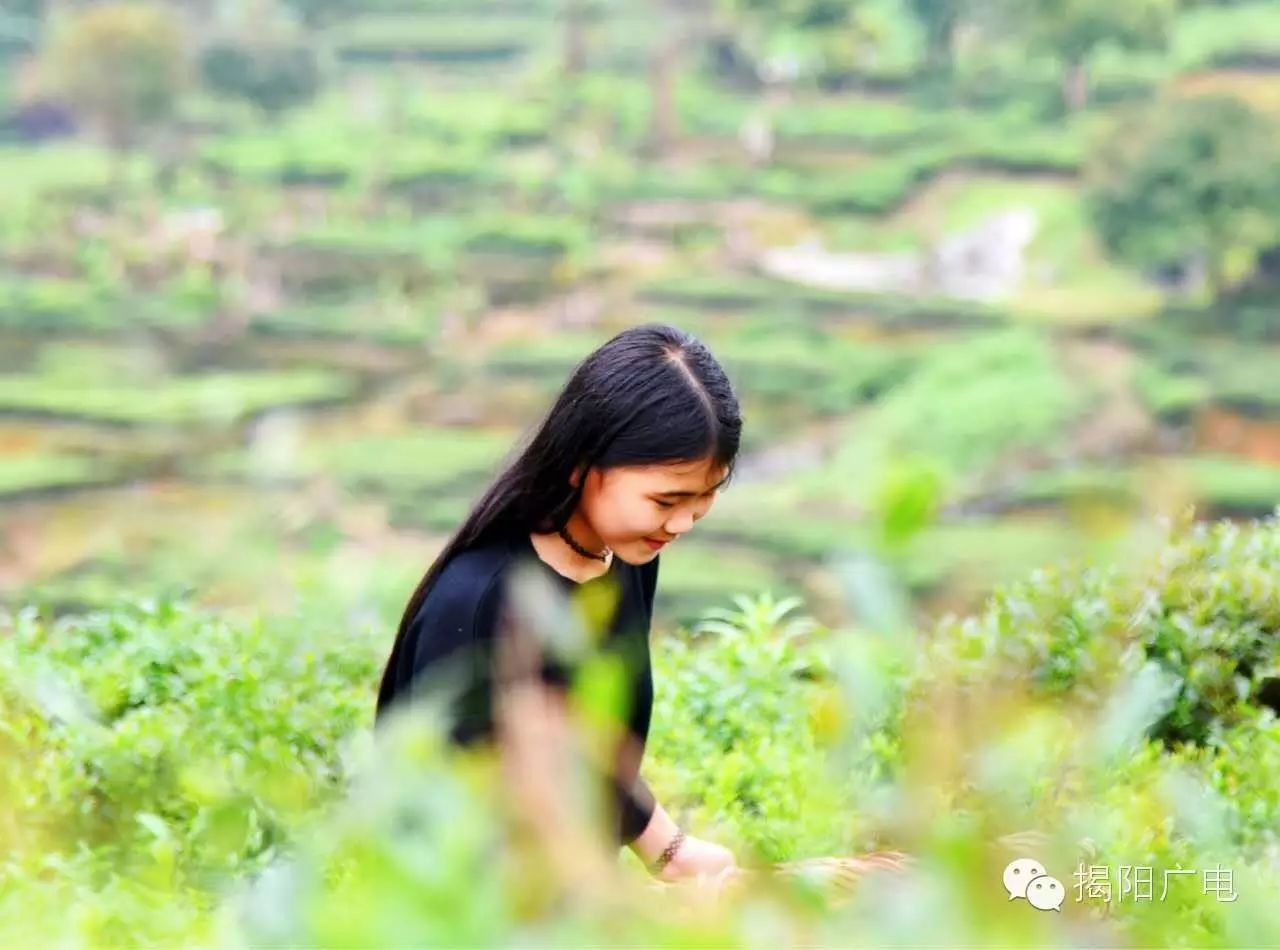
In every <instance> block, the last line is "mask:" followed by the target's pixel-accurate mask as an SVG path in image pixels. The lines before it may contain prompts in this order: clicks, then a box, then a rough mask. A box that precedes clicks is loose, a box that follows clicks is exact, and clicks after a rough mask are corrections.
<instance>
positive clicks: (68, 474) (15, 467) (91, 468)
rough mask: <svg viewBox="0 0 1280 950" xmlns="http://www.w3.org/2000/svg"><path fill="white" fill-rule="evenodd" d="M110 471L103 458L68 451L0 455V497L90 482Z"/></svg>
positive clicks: (102, 477) (94, 481) (97, 480)
mask: <svg viewBox="0 0 1280 950" xmlns="http://www.w3.org/2000/svg"><path fill="white" fill-rule="evenodd" d="M108 475H109V473H108V472H107V471H106V465H105V464H104V463H103V461H102V460H100V459H96V458H94V457H92V456H89V455H81V454H75V453H71V452H30V453H25V454H22V455H0V497H3V496H6V495H19V494H24V493H26V492H30V491H39V490H44V489H52V488H72V487H77V486H84V485H92V484H95V483H98V482H101V481H103V480H104V478H105V477H108Z"/></svg>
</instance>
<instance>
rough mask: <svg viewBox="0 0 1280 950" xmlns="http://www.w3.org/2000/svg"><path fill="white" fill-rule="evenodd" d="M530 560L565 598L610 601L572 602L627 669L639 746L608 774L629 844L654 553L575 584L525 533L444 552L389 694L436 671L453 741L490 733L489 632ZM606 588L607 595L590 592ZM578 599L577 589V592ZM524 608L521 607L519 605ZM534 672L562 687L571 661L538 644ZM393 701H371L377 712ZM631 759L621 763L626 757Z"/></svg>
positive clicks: (647, 798) (641, 800)
mask: <svg viewBox="0 0 1280 950" xmlns="http://www.w3.org/2000/svg"><path fill="white" fill-rule="evenodd" d="M518 564H532V565H534V567H535V574H541V575H542V576H545V577H546V578H548V579H549V580H551V581H552V585H551V589H553V590H556V591H559V592H560V593H561V594H563V595H564V597H565V599H564V600H562V601H561V604H562V605H563V604H565V603H568V602H569V600H568V598H570V597H572V598H573V602H575V603H581V604H583V605H584V607H585V606H586V605H588V604H592V603H599V602H604V603H606V604H608V603H614V602H616V608H615V609H614V610H613V611H612V618H611V619H610V620H609V622H608V623H607V625H606V624H604V623H603V620H604V619H605V617H607V614H604V615H600V616H598V617H597V619H596V620H594V621H592V620H589V619H588V617H589V616H590V614H591V613H592V612H591V611H590V610H589V609H584V610H579V611H576V612H575V613H576V615H577V616H578V617H579V619H580V620H581V621H583V622H584V623H585V624H586V625H588V626H589V625H590V624H595V629H588V630H587V632H588V635H589V638H590V642H591V643H596V644H599V645H600V648H601V649H602V650H608V651H611V652H613V654H614V655H615V656H617V657H619V658H620V659H621V660H622V662H623V669H624V670H625V672H626V683H627V687H628V689H627V692H628V693H629V700H630V702H629V704H628V716H627V729H628V731H629V733H630V738H631V739H632V740H634V743H635V745H634V748H635V749H636V750H637V752H638V754H636V755H634V756H631V757H629V758H624V757H620V758H619V765H618V769H617V772H616V774H615V775H614V776H612V777H611V781H612V786H613V787H612V789H611V793H612V795H613V799H614V807H615V810H616V815H617V819H618V820H617V825H616V837H617V841H618V843H619V844H620V845H626V844H630V843H631V842H632V841H634V840H635V839H636V838H637V837H638V836H639V835H640V833H641V832H643V831H644V829H645V828H646V827H647V826H648V824H649V819H650V818H651V817H652V815H653V811H654V808H655V807H656V802H655V800H654V797H653V793H652V792H651V791H650V790H649V787H648V785H647V784H646V783H645V781H644V779H643V778H641V777H640V774H639V763H640V758H641V756H642V755H643V752H644V745H645V740H646V739H647V737H648V735H649V719H650V714H651V712H652V709H653V676H652V669H651V667H650V663H649V628H650V623H651V621H652V619H653V597H654V590H655V588H656V586H657V582H658V558H657V557H654V559H653V560H652V561H649V562H647V563H645V564H642V565H640V566H635V565H632V564H627V563H626V562H624V561H622V560H620V559H619V558H617V557H615V558H614V559H613V561H612V562H611V563H610V565H609V570H608V571H606V572H605V573H604V574H602V575H600V576H599V577H595V578H592V579H591V580H588V581H585V582H582V583H579V582H577V581H574V580H572V579H571V578H568V577H565V576H564V575H563V574H561V573H560V572H558V571H556V570H555V569H554V568H553V567H551V565H549V564H547V563H546V562H545V561H543V560H542V559H541V558H540V557H538V554H537V551H536V550H535V549H534V547H533V542H532V541H531V540H530V538H529V535H528V534H527V533H521V534H517V535H515V536H511V537H506V538H501V539H498V540H494V541H490V542H487V543H485V544H481V545H478V546H476V547H473V548H469V549H468V550H465V551H463V552H461V553H459V554H457V555H455V556H454V557H453V558H451V559H450V560H449V562H448V563H447V564H445V566H444V568H443V569H442V570H441V572H440V573H439V575H438V576H437V577H436V579H435V581H434V582H433V584H432V585H431V589H430V590H428V591H427V595H426V597H425V598H424V599H423V602H422V606H421V607H420V608H419V610H418V612H417V614H416V615H415V617H414V619H413V621H412V623H411V624H410V626H409V628H408V629H407V630H406V631H405V636H406V640H405V642H404V644H403V645H402V647H401V652H400V657H399V660H398V662H397V665H396V669H395V670H394V676H395V680H394V688H393V692H392V700H394V699H395V698H396V697H399V696H401V695H403V694H405V693H406V691H408V690H410V688H412V689H413V690H414V691H415V692H416V691H417V690H418V689H421V688H424V687H425V688H428V689H429V688H430V686H429V685H427V680H428V677H426V676H424V673H426V672H427V671H428V670H430V671H431V673H432V676H431V677H430V679H432V680H434V679H435V677H436V675H437V674H443V675H441V676H440V679H441V680H443V681H444V683H445V685H446V686H447V688H448V689H449V690H450V692H451V693H453V690H454V689H455V688H456V690H457V691H456V693H453V698H452V704H451V706H450V710H451V723H452V724H451V728H450V733H449V737H450V739H451V741H453V742H456V743H459V744H466V743H469V742H472V741H474V740H476V739H491V738H492V736H493V711H492V680H493V663H494V652H493V646H494V643H495V636H496V634H497V631H498V630H500V629H502V627H501V624H502V622H503V620H504V619H505V618H506V617H507V616H508V615H507V614H505V613H504V611H505V609H506V605H507V602H508V595H509V593H510V587H511V584H510V581H511V578H512V576H513V574H514V572H513V571H512V568H513V566H515V565H518ZM598 594H608V595H611V596H608V597H603V596H601V597H597V595H598ZM579 598H581V599H580V600H579ZM522 615H523V614H522ZM542 658H543V662H542V670H541V673H542V679H543V681H544V682H547V683H551V684H554V685H556V686H560V687H564V686H567V685H568V684H569V683H570V682H571V680H572V676H573V672H574V667H573V666H572V665H571V664H566V663H565V662H562V661H561V660H559V659H557V658H556V657H554V656H551V655H549V654H548V653H546V652H545V651H544V653H543V657H542ZM390 704H391V703H388V704H385V705H384V706H382V707H380V708H379V709H378V717H379V719H380V718H381V716H382V714H383V713H384V712H385V710H386V708H387V707H388V706H389V705H390ZM628 763H629V764H628Z"/></svg>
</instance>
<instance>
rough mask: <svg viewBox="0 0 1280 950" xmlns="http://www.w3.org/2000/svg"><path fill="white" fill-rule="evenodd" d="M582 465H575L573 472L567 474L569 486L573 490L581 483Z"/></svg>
mask: <svg viewBox="0 0 1280 950" xmlns="http://www.w3.org/2000/svg"><path fill="white" fill-rule="evenodd" d="M583 467H584V466H582V465H575V466H574V468H573V471H572V472H570V473H569V484H570V485H572V486H573V487H574V488H577V487H578V483H579V482H581V481H582V470H583Z"/></svg>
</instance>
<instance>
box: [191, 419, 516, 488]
mask: <svg viewBox="0 0 1280 950" xmlns="http://www.w3.org/2000/svg"><path fill="white" fill-rule="evenodd" d="M513 436H514V434H513V433H511V432H510V431H507V430H489V429H474V428H462V427H450V426H419V427H415V428H414V429H413V430H411V431H407V432H403V433H397V434H388V435H359V434H357V435H342V434H339V435H335V436H333V437H330V438H324V437H323V436H321V437H317V438H316V439H314V440H312V441H307V442H305V443H301V444H294V443H292V442H291V441H287V440H283V439H282V440H281V441H279V442H273V441H271V440H270V438H269V437H267V440H266V441H264V442H262V443H260V444H258V445H256V446H255V447H253V448H251V449H249V450H247V451H239V452H233V453H226V454H223V455H220V456H218V457H217V458H215V459H213V460H212V461H211V462H210V463H209V464H207V465H203V466H199V469H200V470H201V471H202V472H204V473H206V474H216V475H233V476H239V477H249V478H253V479H256V480H262V481H267V482H271V481H280V480H283V481H294V480H299V479H308V478H332V479H335V480H336V481H337V482H338V483H339V484H340V485H342V486H343V487H344V488H346V489H347V490H349V491H356V492H373V493H391V494H397V495H404V494H406V493H407V494H422V493H428V492H436V491H440V490H442V489H445V488H459V487H460V488H461V489H462V491H461V494H463V495H468V494H470V493H471V492H472V490H473V489H475V488H476V487H477V485H478V480H479V479H481V478H483V477H484V476H487V475H489V474H490V473H491V472H492V470H493V468H494V466H495V465H496V464H497V462H498V461H499V460H500V459H501V458H502V457H503V455H504V454H505V453H506V452H507V451H508V450H510V449H511V447H512V445H513V444H514V437H513Z"/></svg>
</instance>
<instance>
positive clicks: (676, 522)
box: [666, 511, 693, 534]
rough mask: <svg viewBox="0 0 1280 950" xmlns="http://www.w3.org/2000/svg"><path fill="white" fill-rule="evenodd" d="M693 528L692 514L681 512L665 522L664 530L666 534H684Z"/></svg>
mask: <svg viewBox="0 0 1280 950" xmlns="http://www.w3.org/2000/svg"><path fill="white" fill-rule="evenodd" d="M692 527H693V512H691V511H682V512H681V513H680V514H678V515H676V516H674V517H673V518H671V519H670V520H668V521H667V524H666V530H667V533H668V534H684V533H685V532H686V531H688V530H689V529H690V528H692Z"/></svg>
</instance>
